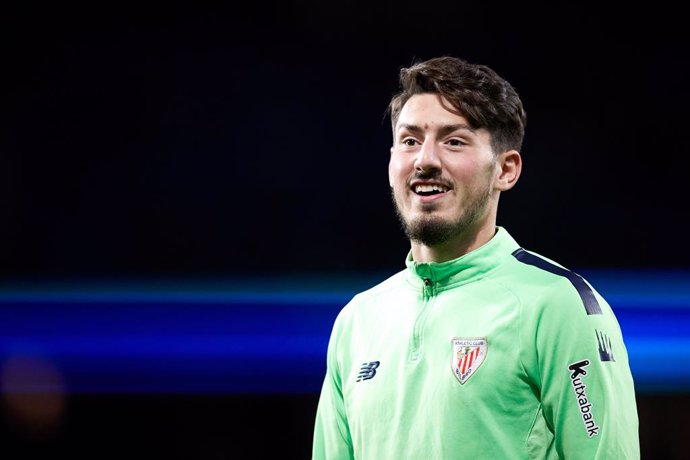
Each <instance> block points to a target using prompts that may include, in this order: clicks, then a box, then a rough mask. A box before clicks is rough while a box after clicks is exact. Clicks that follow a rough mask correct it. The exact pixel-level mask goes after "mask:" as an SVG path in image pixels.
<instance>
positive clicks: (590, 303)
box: [513, 248, 602, 315]
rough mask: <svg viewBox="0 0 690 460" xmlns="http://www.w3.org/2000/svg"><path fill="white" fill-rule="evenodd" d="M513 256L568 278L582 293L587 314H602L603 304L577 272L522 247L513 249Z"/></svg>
mask: <svg viewBox="0 0 690 460" xmlns="http://www.w3.org/2000/svg"><path fill="white" fill-rule="evenodd" d="M513 256H514V257H515V258H516V259H517V260H519V261H520V262H523V263H526V264H529V265H534V266H535V267H538V268H541V269H542V270H546V271H547V272H551V273H553V274H554V275H560V276H563V277H565V278H567V279H568V281H570V283H571V284H572V285H573V286H574V287H575V289H577V293H578V294H580V298H581V299H582V303H583V304H584V306H585V310H586V311H587V314H588V315H601V314H602V312H601V306H599V302H597V299H596V297H594V293H593V292H592V289H591V288H590V287H589V285H588V284H587V283H586V282H585V280H584V279H583V278H582V277H581V276H580V275H578V274H577V273H574V272H571V271H570V270H566V269H565V268H562V267H559V266H558V265H554V264H552V263H551V262H549V261H547V260H544V259H542V258H541V257H538V256H535V255H534V254H532V253H529V252H527V251H525V250H524V249H522V248H519V249H516V250H515V251H513Z"/></svg>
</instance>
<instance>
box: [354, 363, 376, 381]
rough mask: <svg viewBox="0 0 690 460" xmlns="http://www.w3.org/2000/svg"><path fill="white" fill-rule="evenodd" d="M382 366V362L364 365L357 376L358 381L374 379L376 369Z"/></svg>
mask: <svg viewBox="0 0 690 460" xmlns="http://www.w3.org/2000/svg"><path fill="white" fill-rule="evenodd" d="M379 364H381V362H380V361H371V362H369V363H362V367H361V368H360V370H359V374H357V381H358V382H361V381H362V380H369V379H373V378H374V376H375V375H376V368H377V367H379Z"/></svg>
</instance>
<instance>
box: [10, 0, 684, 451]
mask: <svg viewBox="0 0 690 460" xmlns="http://www.w3.org/2000/svg"><path fill="white" fill-rule="evenodd" d="M603 3H604V2H602V4H598V3H594V2H592V3H588V2H551V3H550V4H544V5H541V6H540V7H536V6H530V5H528V4H525V3H524V2H514V3H510V4H498V3H495V2H462V1H453V2H451V1H443V2H421V3H420V2H405V1H397V2H392V1H383V2H360V1H342V2H337V3H335V2H319V1H316V0H302V1H287V0H286V1H284V2H275V3H267V2H256V3H251V4H249V3H247V4H245V3H239V2H238V3H234V4H230V3H229V2H228V3H222V4H215V3H204V2H167V3H155V2H153V3H152V2H141V3H126V2H31V1H28V2H16V4H14V3H13V4H10V5H4V6H3V7H2V18H1V21H2V30H1V33H2V46H3V50H2V56H1V59H2V69H3V70H2V79H3V83H2V86H1V89H0V91H2V102H1V105H0V117H1V118H0V133H1V134H2V136H1V139H0V213H1V215H2V220H1V223H0V254H1V257H0V276H1V277H2V278H1V279H2V281H5V282H7V283H10V285H11V283H12V282H13V281H16V280H29V281H40V280H46V279H64V278H74V279H80V280H84V279H90V278H106V279H120V278H133V277H134V278H138V279H146V278H149V277H163V278H165V277H171V278H172V277H178V278H179V277H187V278H194V277H220V278H223V277H233V276H235V275H237V274H241V275H243V276H244V275H256V276H265V275H267V274H278V275H280V274H284V273H291V274H294V273H304V274H307V275H308V274H312V273H319V274H324V273H330V274H335V275H339V274H351V273H357V274H361V273H372V272H381V271H387V272H392V271H396V270H398V269H399V268H400V267H401V266H402V261H403V258H404V255H405V253H406V251H407V249H408V243H407V241H405V239H404V237H403V235H402V233H401V231H400V230H399V225H398V223H397V220H396V218H395V216H394V213H393V211H392V207H391V204H390V198H389V196H388V194H389V192H388V182H387V159H388V149H389V146H390V142H391V141H390V127H389V120H388V119H387V118H385V117H384V112H385V108H386V105H387V103H388V101H389V99H390V97H391V95H392V94H393V93H394V92H395V91H396V90H397V74H398V70H399V68H400V67H402V66H406V65H409V64H411V63H412V62H413V60H414V59H416V58H419V59H425V58H429V57H433V56H437V55H441V54H452V55H457V56H460V57H463V58H466V59H468V60H471V61H474V62H481V63H484V64H488V65H490V66H491V67H493V68H494V69H495V70H497V71H498V72H499V73H500V74H502V75H503V76H504V77H506V78H507V79H508V80H509V81H511V82H512V83H513V84H514V86H515V87H516V88H517V90H518V92H519V93H520V95H521V96H522V98H523V101H524V103H525V107H526V109H527V113H528V125H527V135H526V138H525V144H524V147H523V152H522V153H523V159H524V170H523V175H522V178H521V179H520V182H519V183H518V185H517V187H516V188H515V189H513V190H511V191H510V192H508V193H505V194H504V195H503V196H502V198H501V206H500V210H499V224H500V225H504V226H506V227H507V228H508V229H509V231H510V232H511V233H512V234H513V236H515V237H516V239H517V240H518V241H519V242H520V243H521V244H522V245H523V246H524V247H525V248H527V249H530V250H535V251H537V252H540V253H541V254H543V255H545V256H547V257H550V258H553V259H555V260H557V261H559V262H560V263H562V264H564V265H565V266H567V267H570V268H583V267H586V268H589V267H592V268H594V267H601V268H622V267H625V268H639V269H657V268H687V267H688V262H687V260H688V257H690V242H689V240H688V238H687V237H686V236H685V229H686V228H687V224H688V212H687V205H686V201H687V192H686V184H687V174H688V171H689V170H690V161H689V160H688V152H687V146H686V145H687V133H688V128H687V125H688V121H689V117H688V115H687V114H688V112H687V110H688V106H689V104H688V103H689V102H690V100H689V99H690V98H689V97H688V82H689V81H690V78H689V77H690V73H689V71H688V66H687V64H686V61H687V58H688V42H689V40H688V39H687V34H686V24H685V22H684V20H685V15H684V14H681V13H680V12H679V11H676V10H674V9H673V8H672V7H671V6H670V5H666V4H665V3H663V2H654V3H653V4H642V5H641V6H639V7H635V6H633V5H632V4H621V5H612V4H611V3H607V4H606V5H603ZM640 398H641V400H640V417H641V435H642V442H643V452H644V453H645V454H646V455H645V456H644V457H645V458H666V459H670V458H682V457H681V453H680V452H681V450H682V449H683V446H681V444H682V443H683V440H682V438H681V434H680V431H678V429H680V428H679V427H682V426H683V424H684V423H685V424H687V423H686V422H687V417H685V418H681V419H679V418H678V414H679V413H687V410H685V412H683V411H682V410H680V411H679V410H678V408H679V407H686V408H687V403H688V399H687V396H684V395H657V396H654V395H641V396H640ZM70 401H71V405H70V410H69V412H68V413H67V414H68V418H67V419H66V421H65V423H64V425H63V426H62V427H61V428H60V430H58V431H55V432H50V433H48V434H47V435H46V434H45V433H44V434H36V433H33V434H32V433H26V432H22V430H21V429H19V428H16V427H15V426H14V425H12V422H11V420H10V419H6V422H5V424H4V425H3V426H2V436H3V437H2V440H3V441H4V443H5V444H6V445H9V446H14V447H17V448H20V449H23V450H25V451H26V452H28V453H29V454H30V455H36V456H39V455H45V454H48V453H55V452H60V453H67V454H72V455H78V456H83V458H93V457H91V455H92V454H93V456H94V457H96V458H98V457H99V455H101V456H105V455H106V454H107V453H115V454H117V456H119V457H122V456H125V455H131V457H132V458H142V457H148V456H159V455H160V456H166V457H168V458H275V457H276V456H280V458H307V456H308V452H309V443H310V440H311V438H310V436H311V424H312V420H313V412H314V410H315V404H316V395H313V394H305V395H284V396H280V395H273V396H270V397H269V396H266V397H263V398H262V397H257V396H247V397H244V396H236V395H219V396H217V397H216V398H213V397H209V396H203V397H202V396H199V397H194V396H185V397H182V396H180V397H164V396H160V395H159V396H153V395H143V396H132V395H129V396H127V395H110V396H109V397H105V396H101V397H95V396H93V397H90V396H85V395H81V396H80V395H71V396H70ZM674 414H675V415H674ZM238 424H239V425H238ZM238 426H239V427H241V428H239V429H238V428H237V427H238ZM8 441H11V442H9V443H8Z"/></svg>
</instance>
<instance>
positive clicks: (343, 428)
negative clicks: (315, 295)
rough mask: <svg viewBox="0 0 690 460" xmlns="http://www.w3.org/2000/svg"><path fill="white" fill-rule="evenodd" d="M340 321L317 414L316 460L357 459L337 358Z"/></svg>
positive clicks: (314, 452) (328, 353)
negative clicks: (353, 447) (355, 457)
mask: <svg viewBox="0 0 690 460" xmlns="http://www.w3.org/2000/svg"><path fill="white" fill-rule="evenodd" d="M340 319H341V318H338V319H337V320H336V322H335V325H334V327H333V331H332V332H331V337H330V339H329V342H328V351H327V357H326V376H325V378H324V381H323V385H322V388H321V394H320V396H319V403H318V407H317V410H316V421H315V424H314V437H313V443H312V460H345V459H354V453H353V449H352V439H351V436H350V429H349V425H348V421H347V414H346V411H345V400H344V398H343V386H342V378H341V374H340V370H339V366H338V360H337V358H336V347H337V342H338V337H339V334H338V331H339V329H340V327H339V325H340V324H341V321H339V320H340Z"/></svg>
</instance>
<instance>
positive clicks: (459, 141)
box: [448, 138, 467, 147]
mask: <svg viewBox="0 0 690 460" xmlns="http://www.w3.org/2000/svg"><path fill="white" fill-rule="evenodd" d="M448 144H450V145H452V146H453V147H462V146H463V145H467V143H466V142H464V141H463V140H462V139H457V138H453V139H449V140H448Z"/></svg>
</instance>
